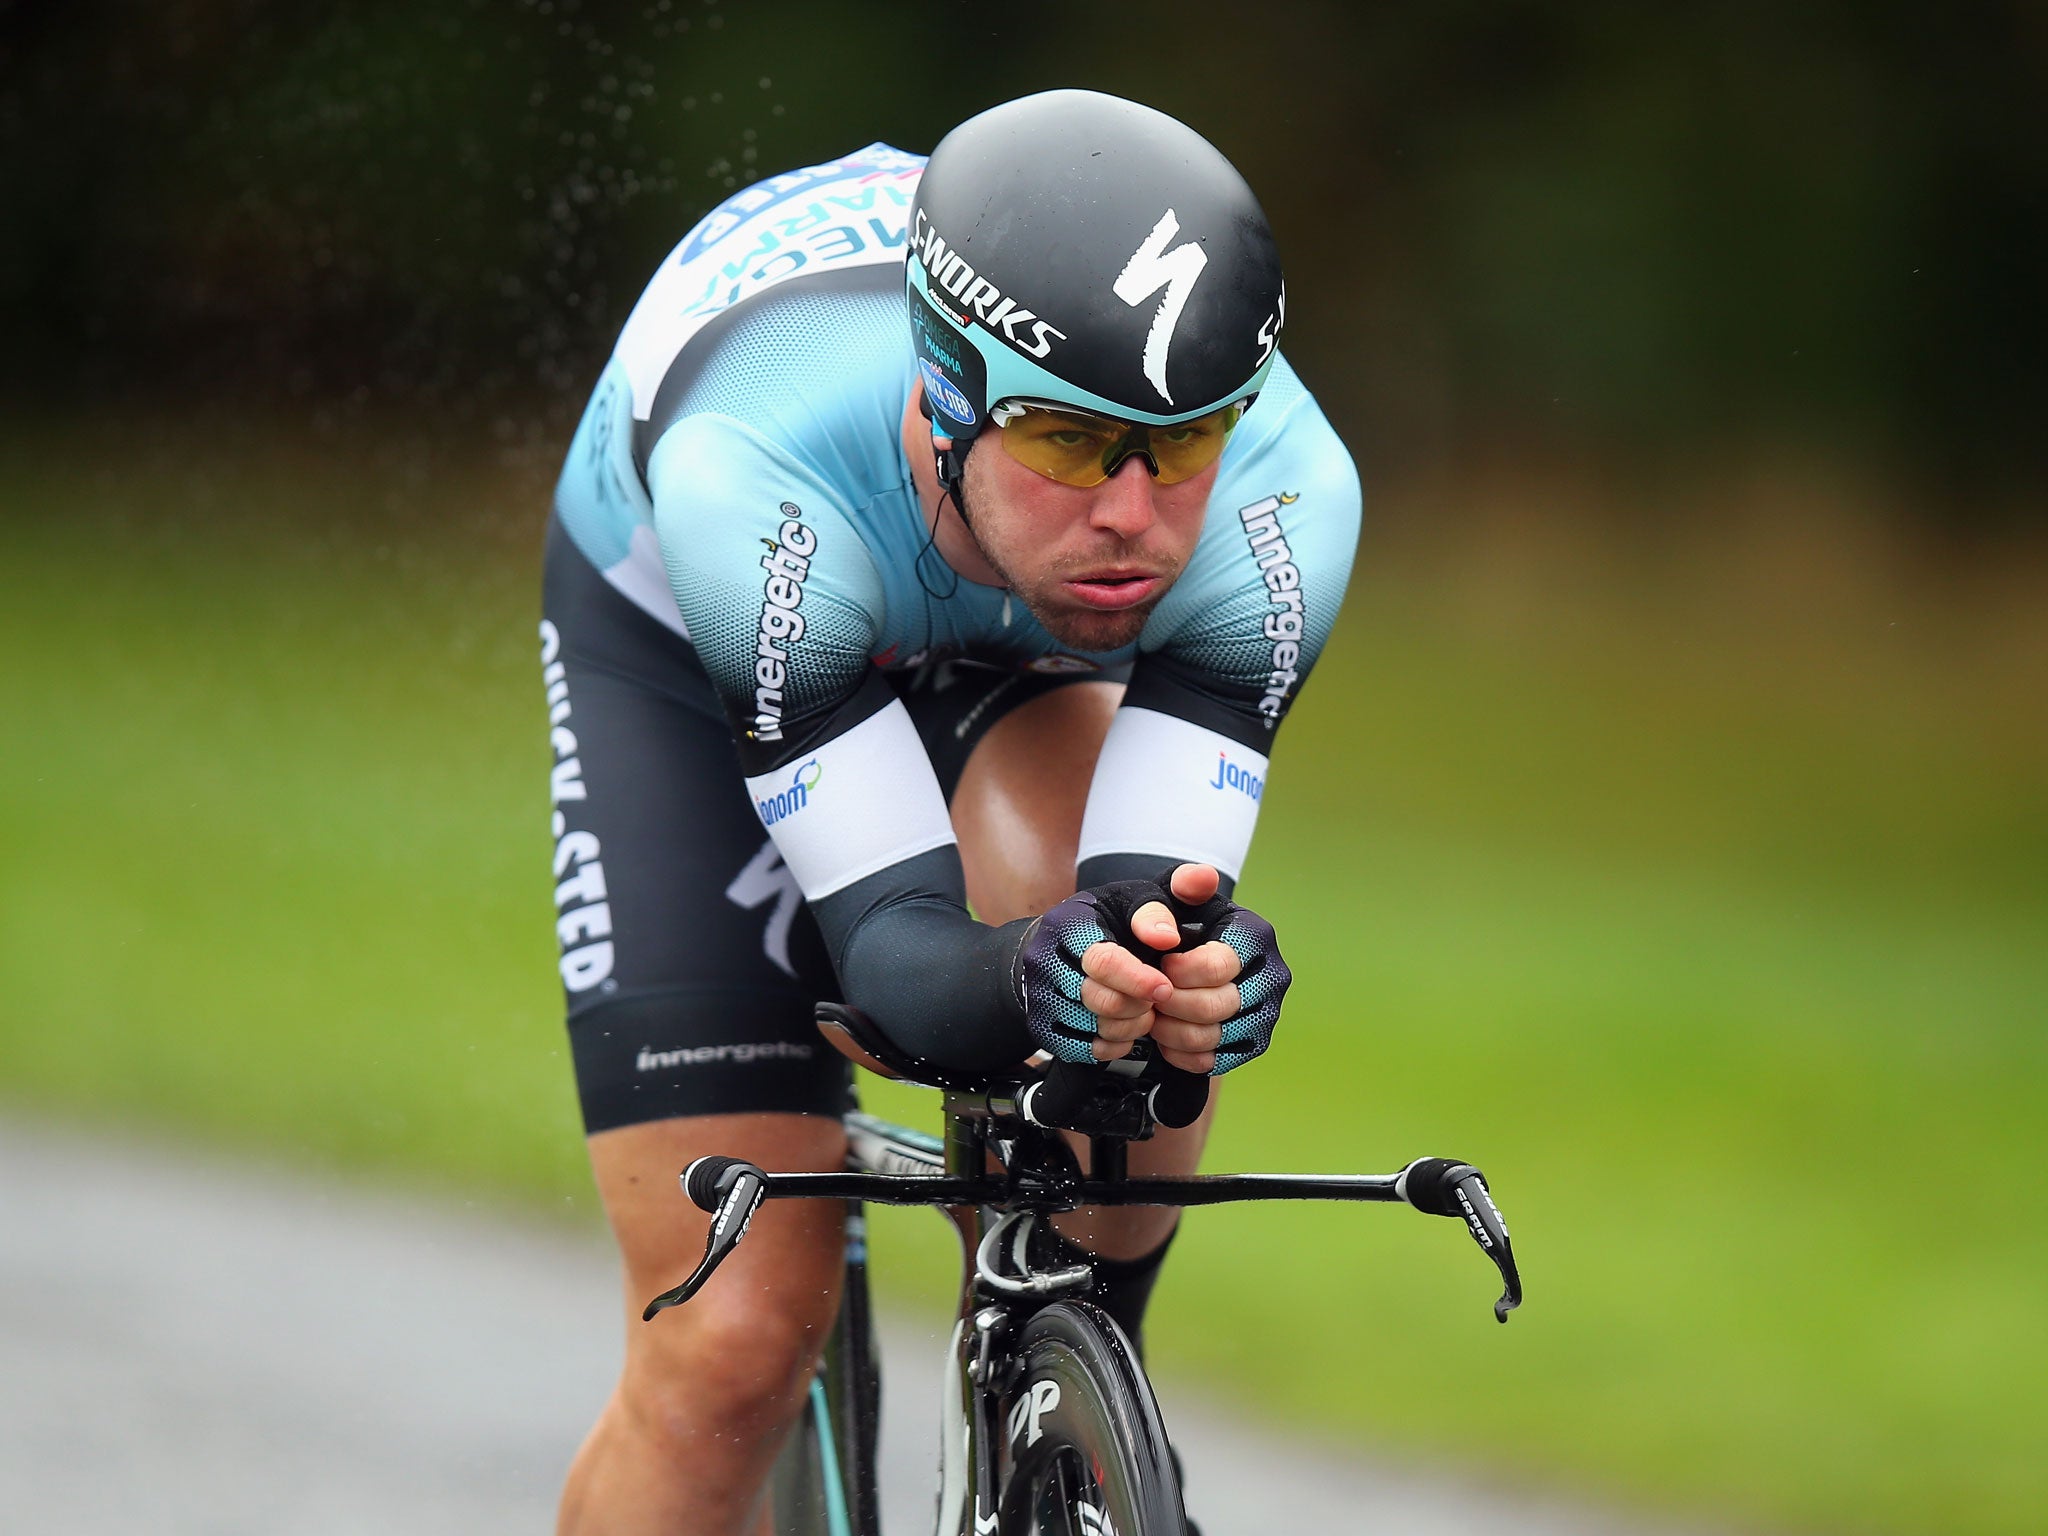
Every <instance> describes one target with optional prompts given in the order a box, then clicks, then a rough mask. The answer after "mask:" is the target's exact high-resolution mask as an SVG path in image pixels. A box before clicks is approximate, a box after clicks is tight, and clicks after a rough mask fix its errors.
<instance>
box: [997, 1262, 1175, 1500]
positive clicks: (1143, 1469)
mask: <svg viewBox="0 0 2048 1536" xmlns="http://www.w3.org/2000/svg"><path fill="white" fill-rule="evenodd" d="M1016 1352H1017V1357H1018V1358H1019V1359H1020V1360H1021V1361H1022V1362H1023V1367H1024V1369H1023V1374H1022V1375H1021V1376H1020V1377H1019V1379H1018V1385H1017V1387H1016V1389H1015V1390H1014V1391H1013V1392H1010V1393H1008V1394H1006V1396H1005V1399H1004V1403H1003V1421H1002V1424H1001V1425H1000V1426H999V1433H1000V1436H1001V1441H1002V1445H1003V1448H1004V1452H1005V1455H1004V1461H1003V1479H1002V1488H1001V1492H1000V1494H999V1495H998V1508H999V1511H1000V1514H1001V1525H1000V1526H999V1527H998V1529H999V1530H1000V1531H1001V1533H1002V1536H1185V1533H1186V1531H1187V1516H1186V1513H1185V1511H1184V1510H1183V1509H1182V1508H1181V1498H1180V1479H1179V1477H1178V1476H1177V1475H1176V1474H1175V1472H1174V1467H1173V1457H1172V1453H1171V1452H1170V1451H1169V1450H1168V1449H1167V1445H1166V1427H1165V1425H1163V1424H1162V1423H1161V1422H1160V1419H1159V1404H1158V1402H1157V1401H1156V1400H1155V1399H1154V1398H1153V1396H1152V1386H1151V1383H1149V1382H1148V1381H1146V1379H1145V1373H1144V1371H1143V1369H1142V1368H1141V1367H1140V1366H1139V1364H1138V1357H1137V1351H1135V1350H1134V1349H1132V1348H1131V1345H1130V1341H1129V1340H1128V1339H1126V1338H1125V1337H1124V1334H1123V1330H1122V1329H1120V1328H1118V1327H1117V1325H1116V1324H1115V1323H1114V1322H1113V1321H1111V1320H1110V1318H1109V1315H1108V1314H1107V1313H1105V1312H1104V1311H1102V1309H1101V1308H1099V1307H1096V1306H1093V1305H1091V1304H1090V1303H1088V1302H1085V1301H1062V1302H1056V1303H1054V1304H1053V1305H1052V1306H1049V1307H1047V1308H1046V1309H1045V1310H1044V1311H1042V1312H1040V1313H1038V1314H1037V1315H1036V1316H1034V1317H1033V1318H1032V1319H1031V1321H1030V1322H1028V1323H1026V1324H1025V1325H1024V1331H1023V1332H1022V1333H1021V1334H1020V1335H1019V1336H1018V1340H1017V1346H1016Z"/></svg>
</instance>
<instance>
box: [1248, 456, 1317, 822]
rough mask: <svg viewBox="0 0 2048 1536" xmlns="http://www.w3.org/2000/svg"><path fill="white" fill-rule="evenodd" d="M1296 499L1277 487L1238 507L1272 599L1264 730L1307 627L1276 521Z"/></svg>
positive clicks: (1292, 676)
mask: <svg viewBox="0 0 2048 1536" xmlns="http://www.w3.org/2000/svg"><path fill="white" fill-rule="evenodd" d="M1300 499H1301V498H1300V497H1298V496H1296V495H1293V494H1292V493H1289V492H1282V493H1281V494H1280V495H1278V496H1268V497H1266V498H1265V499H1264V500H1263V501H1255V502H1253V503H1252V504H1251V505H1250V506H1248V507H1241V508H1239V509H1238V513H1237V520H1238V521H1239V522H1240V523H1242V524H1244V536H1245V540H1246V542H1247V543H1249V544H1250V545H1251V551H1252V558H1253V559H1255V560H1257V561H1258V563H1259V569H1260V570H1261V571H1263V572H1264V573H1265V582H1266V600H1267V602H1269V603H1270V604H1271V605H1272V607H1271V609H1270V610H1269V611H1268V612H1267V614H1266V618H1265V622H1264V623H1263V624H1262V625H1261V626H1260V633H1262V634H1263V635H1264V636H1265V637H1266V638H1267V639H1268V640H1270V641H1272V642H1273V669H1272V671H1271V672H1269V673H1267V675H1266V691H1265V694H1264V696H1263V697H1262V698H1260V700H1259V713H1260V714H1262V715H1264V716H1265V717H1266V729H1267V730H1269V731H1270V730H1272V729H1273V727H1275V726H1276V725H1278V724H1279V723H1280V715H1281V712H1282V711H1283V710H1285V709H1286V708H1287V695H1288V694H1289V693H1290V692H1291V691H1292V690H1293V688H1294V685H1295V684H1296V683H1298V682H1300V681H1301V672H1300V669H1299V667H1298V666H1297V663H1298V662H1300V660H1301V642H1302V638H1303V636H1304V635H1306V634H1307V632H1308V616H1307V613H1306V611H1305V609H1304V607H1303V604H1302V593H1301V568H1300V567H1299V566H1297V565H1296V564H1295V563H1294V551H1293V550H1291V549H1289V548H1288V547H1287V531H1286V530H1285V529H1284V528H1282V527H1281V526H1280V509H1281V508H1282V507H1286V506H1292V505H1293V504H1294V503H1295V502H1296V501H1299V500H1300ZM1254 798H1257V797H1256V796H1254Z"/></svg>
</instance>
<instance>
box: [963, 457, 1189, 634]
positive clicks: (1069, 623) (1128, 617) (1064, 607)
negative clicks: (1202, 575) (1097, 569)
mask: <svg viewBox="0 0 2048 1536" xmlns="http://www.w3.org/2000/svg"><path fill="white" fill-rule="evenodd" d="M967 463H968V469H969V472H970V474H971V473H972V471H973V469H974V467H975V465H974V459H973V456H972V455H970V456H969V457H968V461H967ZM968 493H969V488H968V487H966V486H962V487H961V491H960V493H959V494H956V496H955V504H956V505H958V506H959V509H960V522H961V525H962V526H963V527H965V528H966V530H967V537H968V538H970V539H972V540H973V541H974V547H975V548H976V549H977V550H979V551H980V552H981V558H982V559H984V560H986V561H987V562H988V563H989V565H990V566H991V567H992V568H993V569H994V571H995V573H996V574H997V575H998V576H1000V577H1002V579H1003V585H1004V586H1005V587H1006V588H1008V590H1009V592H1010V595H1011V596H1013V597H1015V598H1016V599H1017V600H1018V601H1019V602H1021V603H1022V604H1023V605H1024V607H1025V610H1026V611H1027V612H1028V613H1029V614H1030V615H1031V617H1033V618H1034V619H1036V620H1038V622H1039V624H1040V625H1041V626H1043V628H1044V629H1045V631H1046V633H1048V634H1050V635H1051V636H1052V637H1053V639H1055V640H1057V641H1059V643H1060V644H1061V645H1063V646H1065V647H1066V648H1067V649H1068V650H1071V651H1096V652H1100V651H1120V650H1122V649H1123V648H1124V647H1125V646H1127V645H1131V644H1133V643H1135V642H1136V640H1137V638H1138V635H1139V634H1140V632H1142V631H1143V630H1144V628H1145V624H1146V621H1147V620H1149V619H1150V618H1151V617H1152V612H1153V610H1154V609H1156V608H1157V607H1158V606H1159V604H1160V603H1161V602H1162V601H1163V600H1164V599H1165V597H1166V594H1167V593H1168V592H1170V591H1172V590H1173V584H1174V582H1176V581H1178V580H1179V579H1180V573H1181V567H1179V566H1176V567H1175V568H1174V569H1172V570H1170V571H1168V572H1167V573H1166V575H1165V579H1164V580H1163V581H1162V582H1161V584H1160V587H1159V591H1158V593H1157V594H1156V595H1154V596H1152V597H1149V598H1147V599H1146V600H1145V601H1144V602H1142V603H1140V604H1138V605H1137V606H1136V607H1134V608H1119V609H1117V610H1115V611H1114V612H1109V613H1105V612H1101V611H1099V610H1097V609H1091V608H1079V607H1076V606H1074V605H1072V604H1071V603H1056V602H1055V598H1057V597H1058V596H1059V592H1060V585H1061V582H1062V579H1063V578H1064V576H1065V575H1066V574H1067V570H1057V569H1056V570H1053V571H1049V572H1044V573H1041V574H1040V575H1039V576H1038V577H1037V578H1028V577H1024V576H1020V575H1019V574H1018V572H1017V571H1016V569H1015V567H1014V566H1012V564H1011V563H1010V562H1009V561H1008V560H1007V559H1005V558H1004V557H1003V556H1002V554H1001V553H999V552H998V551H997V550H995V549H992V548H991V547H990V546H989V542H988V540H987V539H985V538H983V537H982V532H981V530H980V529H979V528H977V527H976V526H975V521H974V519H973V518H971V517H969V516H968V513H967V508H966V504H965V500H966V497H967V495H968ZM976 500H977V503H978V506H979V507H980V508H982V509H983V510H982V511H981V512H980V514H979V515H980V516H982V517H984V518H985V517H986V516H987V512H986V508H987V507H988V505H989V498H988V497H987V496H986V495H984V496H982V497H979V498H976ZM1124 553H1125V552H1124V550H1123V549H1122V547H1121V546H1119V548H1118V549H1117V550H1114V551H1111V552H1110V553H1109V555H1108V556H1107V558H1108V559H1109V560H1111V561H1114V560H1116V559H1120V558H1122V557H1123V554H1124ZM1104 558H1105V556H1103V555H1096V556H1094V557H1092V558H1088V559H1083V560H1077V561H1073V562H1069V565H1068V570H1071V571H1072V572H1073V573H1074V574H1079V573H1081V572H1083V571H1086V570H1088V569H1089V568H1091V567H1092V566H1095V565H1098V564H1100V563H1102V561H1103V560H1104Z"/></svg>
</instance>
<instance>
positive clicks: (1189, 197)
mask: <svg viewBox="0 0 2048 1536" xmlns="http://www.w3.org/2000/svg"><path fill="white" fill-rule="evenodd" d="M907 289H908V297H909V309H910V329H911V339H912V344H913V346H914V347H915V349H916V353H917V362H918V373H919V375H920V377H921V378H922V380H923V383H924V389H925V397H926V401H927V403H928V405H929V407H931V408H932V409H931V414H932V430H933V433H934V435H935V436H942V437H950V438H952V439H953V440H954V441H955V443H956V445H957V446H956V449H955V452H954V454H953V455H949V456H948V457H951V458H952V460H953V462H952V464H950V465H942V467H941V473H942V476H944V477H945V478H946V479H947V480H948V481H949V482H950V481H951V480H952V478H953V476H954V475H957V473H958V467H959V458H960V456H962V455H963V454H964V451H965V448H966V446H967V444H968V443H969V442H971V440H972V439H973V437H974V436H975V434H976V433H978V432H979V431H980V430H981V428H982V425H983V423H984V422H986V421H987V420H988V419H989V413H990V411H991V409H992V408H993V407H995V406H997V405H999V404H1001V403H1002V402H1005V401H1012V400H1015V401H1038V402H1045V403H1048V404H1054V405H1065V406H1071V407H1078V408H1080V409H1083V410H1089V411H1094V412H1097V413H1100V414H1102V415H1107V416H1114V417H1118V418H1121V419H1123V420H1126V421H1134V422H1141V423H1144V424H1146V425H1149V426H1166V425H1170V424H1172V423H1174V422H1181V421H1190V420H1193V419H1194V418H1196V417H1198V416H1204V415H1207V414H1208V413H1210V412H1212V411H1216V410H1220V409H1222V408H1223V407H1225V406H1228V405H1231V404H1234V403H1236V402H1238V401H1242V400H1249V399H1250V398H1251V397H1252V396H1254V395H1256V394H1257V393H1258V391H1259V387H1260V385H1261V384H1263V383H1264V381H1265V377H1266V374H1267V371H1268V370H1269V369H1270V368H1271V367H1272V364H1273V353H1274V348H1275V345H1276V344H1277V342H1278V339H1279V335H1280V326H1281V322H1282V320H1283V319H1284V318H1285V315H1286V304H1287V300H1286V291H1285V288H1284V286H1283V284H1282V282H1281V276H1280V258H1279V254H1278V252H1277V251H1276V250H1275V249H1274V245H1273V232H1272V230H1271V229H1270V228H1269V227H1268V226H1267V223H1266V216H1265V213H1264V212H1263V211H1262V210H1261V209H1260V207H1259V204H1258V200H1257V199H1256V198H1255V197H1253V196H1252V192H1251V188H1250V187H1248V186H1246V185H1245V182H1244V178H1243V177H1242V176H1240V175H1238V173H1237V171H1236V169H1235V168H1234V167H1233V166H1232V165H1231V164H1230V162H1229V161H1228V160H1226V159H1224V158H1223V156H1222V154H1221V153H1220V152H1218V150H1217V149H1216V148H1215V146H1214V145H1212V144H1210V143H1209V141H1208V140H1206V139H1204V138H1203V137H1202V136H1201V135H1200V134H1198V133H1196V132H1195V131H1194V130H1193V129H1192V128H1189V127H1188V126H1187V125H1186V124H1185V123H1181V122H1179V121H1177V120H1175V119H1174V118H1171V117H1168V116H1167V115H1166V114H1165V113H1163V112H1156V111H1154V110H1153V109H1152V108H1150V107H1145V106H1140V105H1139V104H1138V103H1136V102H1133V101H1124V100H1121V99H1119V98H1117V97H1115V96H1104V95H1101V94H1099V93H1097V92H1094V91H1047V92H1045V93H1043V94H1042V95H1037V96H1026V97H1023V98H1021V99H1019V100H1017V101H1011V102H1006V103H1004V104H1003V105H1001V106H999V107H992V108H991V109H989V110H988V111H986V112H984V113H982V114H981V115H980V116H978V117H972V118H969V119H968V120H967V121H966V122H964V123H962V124H961V125H960V126H959V127H958V128H955V129H954V130H953V131H952V132H951V133H949V134H947V135H946V136H945V138H943V139H942V140H940V141H939V145H938V147H937V148H936V149H934V150H933V151H932V154H931V159H930V162H929V163H928V164H927V165H926V167H925V171H924V176H923V178H922V180H921V181H920V182H919V184H918V189H917V194H916V197H915V199H914V200H913V202H912V204H911V220H910V249H909V257H908V274H907ZM949 469H950V470H951V471H952V473H951V474H948V473H947V471H948V470H949Z"/></svg>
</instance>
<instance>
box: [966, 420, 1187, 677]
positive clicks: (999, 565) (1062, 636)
mask: <svg viewBox="0 0 2048 1536" xmlns="http://www.w3.org/2000/svg"><path fill="white" fill-rule="evenodd" d="M1000 433H1001V429H1000V428H998V429H995V430H991V431H986V432H984V433H983V434H982V435H981V436H980V437H979V438H978V439H977V440H976V441H975V445H974V447H973V448H972V449H971V450H970V451H969V452H968V455H967V466H966V477H965V480H966V486H965V488H966V493H967V496H966V499H967V507H968V516H969V517H970V518H971V519H972V521H971V522H970V523H969V525H968V531H969V532H970V533H971V534H972V535H973V536H974V542H975V544H976V545H977V546H978V547H979V548H980V550H981V553H982V555H983V557H984V558H985V559H987V561H988V563H989V564H990V565H992V566H994V567H995V569H996V570H997V572H998V573H1000V574H1001V576H1002V578H1003V580H1004V581H1005V582H1006V583H1007V584H1008V586H1009V588H1010V590H1011V591H1012V592H1013V593H1015V594H1016V596H1017V598H1018V599H1019V600H1020V601H1021V602H1022V603H1023V604H1024V606H1025V607H1026V608H1028V609H1030V610H1031V613H1032V616H1033V617H1034V618H1036V619H1037V620H1038V622H1039V623H1041V624H1043V625H1044V626H1045V627H1046V629H1047V630H1049V631H1050V632H1051V633H1052V636H1053V638H1054V639H1055V640H1058V641H1059V642H1060V644H1062V645H1065V646H1069V647H1071V648H1072V649H1074V650H1077V651H1113V650H1116V649H1118V648H1119V647H1121V646H1125V645H1129V644H1130V643H1131V642H1132V641H1134V640H1136V639H1137V638H1138V631H1139V630H1141V629H1143V628H1144V627H1145V620H1146V619H1148V618H1149V617H1151V614H1152V610H1153V609H1154V608H1155V607H1157V606H1158V604H1159V600H1160V599H1161V598H1162V597H1164V596H1165V595H1166V590H1167V588H1169V587H1170V586H1172V585H1173V583H1174V582H1175V580H1177V579H1178V578H1179V576H1180V573H1181V572H1182V570H1184V569H1185V568H1186V566H1187V563H1188V560H1189V558H1190V557H1191V556H1192V555H1193V554H1194V552H1195V543H1196V541H1197V540H1199V539H1200V538H1201V536H1202V518H1203V515H1204V514H1205V513H1206V512H1207V511H1208V507H1209V490H1210V487H1212V486H1213V485H1215V483H1216V471H1217V467H1218V466H1217V465H1214V464H1212V465H1210V466H1209V467H1208V468H1207V469H1205V470H1203V471H1202V472H1201V473H1200V474H1199V475H1196V476H1195V477H1194V478H1193V479H1190V480H1183V481H1181V482H1180V483H1179V484H1177V485H1161V484H1159V483H1158V482H1157V481H1156V480H1154V479H1153V478H1152V472H1151V470H1150V469H1149V468H1148V467H1147V466H1146V463H1145V460H1144V459H1143V458H1142V457H1141V456H1139V455H1136V454H1133V455H1132V456H1131V457H1130V458H1127V459H1125V460H1124V462H1123V463H1122V465H1120V466H1119V467H1118V469H1117V472H1116V473H1115V474H1114V475H1111V476H1110V477H1109V478H1108V479H1107V480H1105V481H1103V482H1102V484H1100V485H1095V486H1089V487H1087V488H1086V489H1083V488H1081V487H1078V486H1072V485H1062V484H1061V483H1060V482H1059V481H1057V480H1048V479H1047V478H1046V477H1045V476H1043V475H1041V474H1039V473H1038V472H1037V471H1036V470H1032V469H1027V468H1026V467H1025V466H1024V465H1022V464H1020V463H1018V462H1017V460H1015V459H1013V458H1011V457H1010V455H1009V453H1008V452H1007V451H1006V450H1005V449H1004V447H1003V445H1002V443H1001V441H1000Z"/></svg>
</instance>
